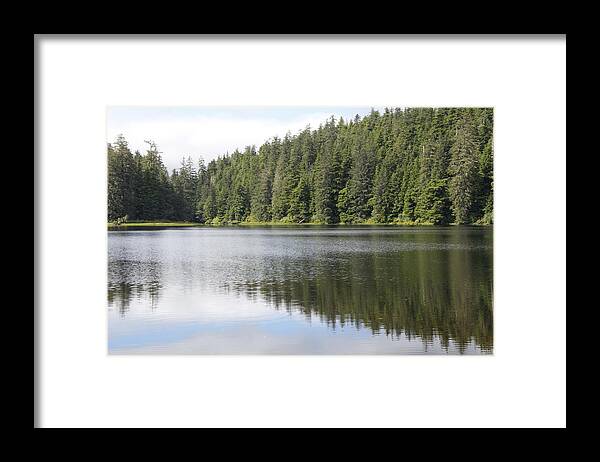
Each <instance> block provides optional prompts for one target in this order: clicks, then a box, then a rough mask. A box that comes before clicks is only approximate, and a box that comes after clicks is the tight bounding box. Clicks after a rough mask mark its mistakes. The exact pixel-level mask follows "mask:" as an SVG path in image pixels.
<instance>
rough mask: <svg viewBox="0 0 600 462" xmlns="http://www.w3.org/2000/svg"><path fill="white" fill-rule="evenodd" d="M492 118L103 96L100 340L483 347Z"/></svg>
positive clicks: (280, 349) (166, 346)
mask: <svg viewBox="0 0 600 462" xmlns="http://www.w3.org/2000/svg"><path fill="white" fill-rule="evenodd" d="M493 132H494V110H493V108H489V107H391V106H390V107H377V106H372V107H344V106H340V107H317V106H306V107H304V106H294V107H278V106H265V107H258V106H253V107H249V106H239V107H234V106H231V107H227V106H222V107H200V106H176V107H175V106H174V107H157V106H154V107H150V106H148V107H145V106H111V107H107V112H106V133H107V172H106V174H107V227H108V303H107V309H108V352H109V354H111V355H112V354H114V355H121V354H125V355H133V354H144V355H152V354H169V355H179V354H181V355H189V354H191V355H194V354H197V355H205V354H215V355H218V354H226V355H242V354H243V355H383V354H392V355H408V354H418V355H425V354H434V355H435V354H437V355H490V354H492V353H493V344H494V335H493V318H494V316H493V314H494V309H493V204H494V201H493V184H494V175H493V173H494V168H493V164H494V162H493V151H494V148H493ZM98 174H100V172H98Z"/></svg>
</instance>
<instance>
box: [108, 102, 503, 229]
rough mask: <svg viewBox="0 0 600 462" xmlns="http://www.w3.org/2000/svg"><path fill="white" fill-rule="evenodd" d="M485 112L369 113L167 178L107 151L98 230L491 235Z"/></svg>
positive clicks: (489, 121)
mask: <svg viewBox="0 0 600 462" xmlns="http://www.w3.org/2000/svg"><path fill="white" fill-rule="evenodd" d="M492 134H493V110H492V109H491V108H411V109H385V111H384V112H383V113H380V112H378V111H374V110H372V111H371V113H370V114H369V115H367V116H365V117H363V118H361V117H359V116H358V115H357V116H356V117H355V118H354V119H352V120H349V121H345V120H343V119H342V118H339V119H338V120H336V119H335V118H334V117H333V116H332V117H331V118H330V119H328V120H327V121H325V122H324V123H323V124H322V125H320V126H319V128H317V129H316V130H312V129H311V128H310V127H306V129H304V130H303V131H301V132H300V133H298V134H296V135H291V134H289V133H288V134H287V135H286V136H285V137H284V138H283V139H280V138H278V137H274V138H272V139H270V140H269V141H268V142H266V143H264V144H263V145H262V146H260V147H259V148H258V150H256V148H255V147H254V146H248V147H246V148H245V150H244V151H243V152H240V151H238V150H236V151H235V152H234V153H232V154H231V155H225V156H222V157H219V158H217V159H216V160H213V161H211V162H209V163H208V165H205V164H204V162H203V160H202V159H200V161H199V162H197V163H195V162H194V161H193V160H192V159H191V158H189V157H188V158H184V159H183V161H182V164H181V167H180V168H179V169H174V170H173V171H172V172H171V173H170V174H169V172H168V171H167V169H166V168H165V166H164V164H163V162H162V159H161V156H160V152H159V151H158V149H157V146H156V145H155V144H154V143H153V142H148V145H149V146H148V149H147V151H146V153H145V154H141V153H140V152H138V151H136V152H135V153H132V152H131V150H130V149H129V147H128V145H127V142H126V140H125V139H124V138H123V137H122V136H119V137H118V138H117V139H116V140H115V142H114V143H110V144H109V145H108V219H109V221H115V220H125V219H126V220H129V221H132V220H133V221H135V220H163V221H164V220H170V221H197V222H200V223H208V224H219V223H235V222H243V221H246V222H287V223H309V222H312V223H428V224H436V225H444V224H449V223H458V224H463V223H478V224H490V223H492V215H493V141H492Z"/></svg>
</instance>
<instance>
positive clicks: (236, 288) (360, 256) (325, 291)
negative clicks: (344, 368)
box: [108, 231, 493, 352]
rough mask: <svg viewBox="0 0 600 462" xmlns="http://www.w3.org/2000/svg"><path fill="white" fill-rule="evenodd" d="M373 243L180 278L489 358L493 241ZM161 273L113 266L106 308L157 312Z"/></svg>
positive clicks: (127, 264)
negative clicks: (143, 301)
mask: <svg viewBox="0 0 600 462" xmlns="http://www.w3.org/2000/svg"><path fill="white" fill-rule="evenodd" d="M370 239H373V240H374V241H376V242H371V243H369V242H365V243H364V245H365V247H364V249H365V251H352V252H350V251H347V250H345V249H344V248H340V249H337V250H333V251H332V250H327V251H324V252H323V253H322V254H319V255H317V256H315V254H314V253H310V252H306V253H304V254H303V253H299V255H297V256H295V257H293V258H292V257H289V256H286V258H280V257H278V256H277V254H276V253H274V254H273V255H271V256H269V255H264V256H261V257H255V258H254V259H253V260H252V262H249V261H248V260H245V261H242V260H241V259H240V260H238V261H237V262H236V263H230V262H228V263H227V268H228V274H227V275H225V274H224V273H223V272H222V271H223V270H222V268H221V267H220V266H216V265H217V263H214V264H213V266H210V265H208V264H207V265H208V266H205V267H202V270H199V269H197V268H196V269H195V268H194V267H192V266H190V265H189V263H185V262H182V263H180V265H186V264H187V265H188V266H189V267H187V266H186V267H185V268H184V269H185V271H180V272H179V273H178V274H188V277H189V278H190V280H191V279H192V278H197V279H198V280H202V279H205V278H206V277H207V274H208V273H212V274H213V275H215V276H218V277H217V278H216V279H217V280H218V281H219V282H218V284H214V285H212V288H213V290H215V291H217V292H220V293H232V292H233V293H235V294H237V295H239V296H243V297H247V298H248V299H250V300H254V301H259V300H265V301H266V302H267V303H269V304H270V305H271V306H273V307H274V308H276V309H283V310H288V311H290V312H291V311H294V312H301V313H303V314H304V315H305V316H306V318H307V319H308V320H310V319H311V318H312V317H317V318H318V319H319V320H320V321H322V322H324V323H326V324H327V325H328V326H330V328H331V329H336V328H337V327H338V326H353V327H355V328H356V329H370V330H371V331H372V333H373V334H375V335H386V336H389V337H391V338H392V339H394V338H398V337H400V336H401V335H403V336H405V337H406V338H408V339H418V340H420V341H421V342H423V344H424V345H425V347H426V348H427V347H428V346H429V345H432V344H433V343H434V340H435V341H439V342H441V345H442V347H443V348H444V349H445V350H446V351H447V350H448V349H449V348H450V346H451V345H454V346H456V347H457V348H458V350H459V352H464V351H465V349H466V348H467V347H468V346H469V345H473V344H474V345H476V346H477V347H479V348H480V349H481V350H482V351H484V352H491V351H492V347H493V307H492V300H493V282H492V250H491V245H490V244H491V242H489V241H485V239H488V238H487V237H485V238H482V239H484V240H482V241H481V242H477V241H475V244H474V245H471V244H473V241H474V240H475V238H474V237H473V236H465V233H464V232H454V231H453V232H449V233H448V235H447V236H446V238H445V239H446V241H445V242H444V245H443V246H439V245H438V244H439V240H438V241H437V243H434V238H433V237H432V236H428V235H427V234H419V233H416V234H415V235H414V236H408V237H407V236H403V239H404V240H405V241H410V240H412V241H413V242H414V243H417V244H419V245H418V246H415V247H413V248H411V247H408V248H402V249H398V250H396V251H388V250H386V251H370V249H375V248H378V247H377V246H378V245H380V244H381V240H382V239H385V238H384V237H381V236H377V235H374V236H373V237H372V238H370ZM436 239H439V237H438V238H436ZM378 240H379V241H378ZM466 241H468V242H469V243H470V246H465V242H466ZM434 244H435V245H434ZM479 244H480V245H479ZM328 248H329V249H332V248H333V247H332V246H329V247H328ZM336 252H337V253H336ZM234 266H235V268H234ZM171 270H172V269H171ZM192 274H193V276H192ZM161 276H162V272H161V267H160V266H158V263H156V262H145V263H144V264H141V263H139V262H138V263H136V262H131V261H114V262H111V265H110V268H109V287H108V300H109V305H110V306H111V307H115V308H116V309H118V311H119V312H120V313H121V315H123V316H124V315H125V314H126V313H127V311H128V310H129V305H130V302H131V300H132V299H133V298H134V297H137V298H141V297H149V299H150V304H151V306H153V307H156V306H157V303H158V301H159V298H160V292H161V289H162V286H161V283H160V281H161V280H162V279H161ZM187 283H188V284H191V282H190V281H187Z"/></svg>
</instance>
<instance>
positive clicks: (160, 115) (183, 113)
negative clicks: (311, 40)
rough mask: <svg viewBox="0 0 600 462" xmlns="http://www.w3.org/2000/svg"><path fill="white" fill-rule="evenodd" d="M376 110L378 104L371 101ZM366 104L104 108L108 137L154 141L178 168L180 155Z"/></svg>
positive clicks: (229, 148)
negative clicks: (339, 105)
mask: <svg viewBox="0 0 600 462" xmlns="http://www.w3.org/2000/svg"><path fill="white" fill-rule="evenodd" d="M374 109H376V110H380V111H381V110H382V109H383V108H380V107H374ZM370 111H371V107H350V106H348V107H330V106H327V107H325V106H323V107H314V106H311V107H284V106H270V107H235V106H231V107H230V106H220V107H191V106H190V107H187V106H179V107H141V106H110V107H108V108H107V124H106V132H107V133H106V134H107V142H112V141H114V139H115V138H116V137H117V135H119V134H123V136H125V139H126V140H127V142H128V143H129V147H130V149H131V150H132V151H133V152H135V151H136V150H139V151H140V152H142V153H144V152H145V151H146V149H147V147H148V145H147V144H146V143H145V142H144V141H145V140H152V141H154V142H155V143H156V144H157V146H158V150H159V151H160V152H161V153H162V154H161V156H162V159H163V162H164V164H165V166H166V167H167V168H168V169H169V171H171V170H172V169H173V168H179V166H180V164H181V159H182V157H184V156H185V157H187V156H191V157H192V159H194V160H197V159H199V158H200V157H202V158H203V159H204V161H205V162H206V163H208V162H210V161H211V160H212V159H215V158H216V157H218V156H222V155H224V154H226V153H228V152H229V153H232V152H233V151H235V150H236V149H239V150H240V151H242V150H243V149H244V148H245V147H246V146H250V145H255V146H256V148H257V149H258V147H259V146H260V145H261V144H263V143H264V142H265V141H267V140H268V139H269V138H272V137H273V136H275V135H276V136H278V137H280V138H281V137H283V136H285V134H286V133H287V132H288V131H289V132H291V133H292V135H294V134H296V133H298V132H299V131H300V130H303V129H304V128H305V127H306V126H307V125H310V127H311V128H312V129H316V128H318V127H319V124H321V123H323V122H324V121H325V120H326V119H328V118H329V117H330V116H332V115H333V116H335V118H336V120H337V119H339V117H340V116H342V117H343V118H344V119H345V120H348V119H350V118H353V117H354V116H355V115H356V114H359V115H361V116H363V115H366V114H368V113H369V112H370Z"/></svg>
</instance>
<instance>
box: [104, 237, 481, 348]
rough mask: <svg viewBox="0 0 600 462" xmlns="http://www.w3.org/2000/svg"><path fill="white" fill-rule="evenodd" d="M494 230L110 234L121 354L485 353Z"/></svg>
mask: <svg viewBox="0 0 600 462" xmlns="http://www.w3.org/2000/svg"><path fill="white" fill-rule="evenodd" d="M492 236H493V235H492V229H491V228H489V227H487V228H480V227H447V228H431V227H423V228H396V227H371V226H369V227H348V226H343V227H314V226H311V227H294V228H289V227H286V228H281V227H279V228H278V227H273V228H269V227H264V228H262V227H261V228H241V227H239V228H237V227H225V228H213V227H206V228H204V227H201V228H183V229H161V230H128V231H109V233H108V349H109V352H110V353H112V354H134V353H135V354H139V353H142V354H156V353H166V354H415V353H416V354H482V353H484V354H485V353H491V352H492V347H493V316H492Z"/></svg>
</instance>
